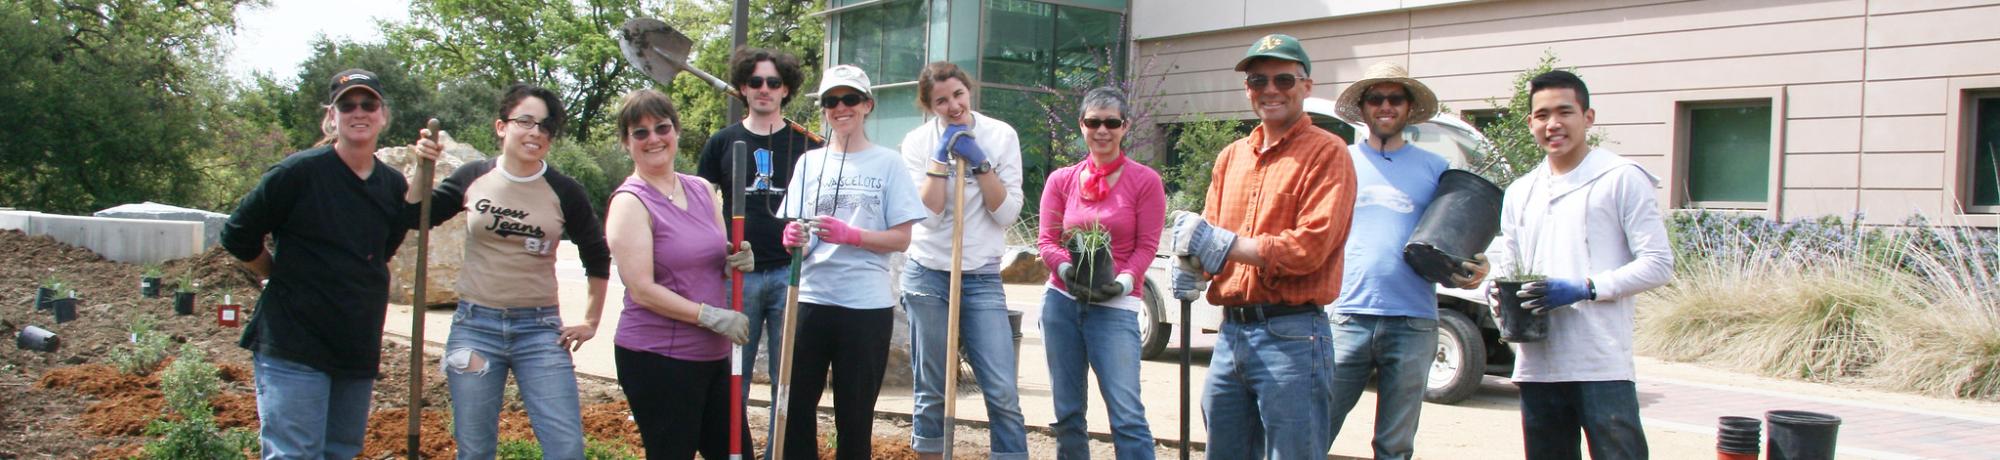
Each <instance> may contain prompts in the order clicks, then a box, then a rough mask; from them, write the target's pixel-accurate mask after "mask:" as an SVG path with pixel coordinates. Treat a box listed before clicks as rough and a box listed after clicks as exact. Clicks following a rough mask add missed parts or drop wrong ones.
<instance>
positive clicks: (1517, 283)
mask: <svg viewBox="0 0 2000 460" xmlns="http://www.w3.org/2000/svg"><path fill="white" fill-rule="evenodd" d="M1510 268H1512V270H1508V275H1507V276H1506V277H1504V278H1501V279H1497V280H1494V281H1493V284H1494V285H1495V286H1496V289H1495V290H1497V291H1499V292H1498V294H1497V295H1496V296H1495V297H1497V298H1496V299H1494V300H1495V301H1497V302H1498V303H1499V304H1498V305H1497V308H1495V310H1498V313H1499V314H1498V318H1495V319H1497V320H1499V322H1500V340H1502V341H1506V342H1509V343H1527V342H1537V341H1541V340H1542V339H1544V338H1547V337H1548V336H1549V319H1548V317H1546V316H1542V315H1537V314H1534V313H1530V312H1528V310H1527V309H1525V308H1521V304H1522V303H1524V302H1527V301H1530V300H1534V298H1533V297H1521V296H1520V295H1519V294H1520V292H1521V286H1522V285H1526V284H1528V283H1532V282H1536V281H1542V280H1545V279H1548V277H1546V276H1542V274H1541V273H1539V272H1536V271H1535V270H1534V268H1532V267H1529V266H1528V264H1527V263H1526V262H1524V261H1523V260H1522V257H1521V256H1520V254H1515V255H1514V257H1513V262H1512V264H1510Z"/></svg>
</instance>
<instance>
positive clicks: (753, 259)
mask: <svg viewBox="0 0 2000 460" xmlns="http://www.w3.org/2000/svg"><path fill="white" fill-rule="evenodd" d="M722 260H723V261H724V262H728V263H729V269H731V270H736V271H739V272H743V273H750V272H754V271H757V255H756V254H753V253H751V252H750V242H749V241H744V242H743V245H742V246H738V247H737V248H736V251H735V252H732V253H730V254H729V255H728V256H727V257H723V258H722Z"/></svg>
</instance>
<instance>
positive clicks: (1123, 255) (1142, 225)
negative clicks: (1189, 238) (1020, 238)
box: [1035, 159, 1167, 297]
mask: <svg viewBox="0 0 2000 460" xmlns="http://www.w3.org/2000/svg"><path fill="white" fill-rule="evenodd" d="M1084 161H1090V160H1088V159H1085V160H1084ZM1088 169H1089V168H1088V167H1087V166H1085V165H1084V163H1082V162H1078V163H1077V164H1073V165H1069V166H1068V167H1064V168H1062V169H1058V170H1056V171H1055V172H1054V173H1051V174H1049V180H1048V183H1047V185H1044V186H1043V188H1042V208H1041V209H1042V219H1041V221H1042V222H1041V233H1040V238H1037V241H1036V244H1035V245H1036V247H1037V249H1040V250H1041V253H1042V263H1044V264H1048V266H1049V284H1051V285H1054V286H1056V287H1057V288H1058V289H1067V286H1064V285H1063V281H1062V276H1061V275H1060V274H1059V273H1058V272H1057V271H1056V268H1057V267H1060V266H1062V264H1063V263H1064V262H1069V261H1070V260H1069V249H1067V248H1066V247H1065V246H1064V245H1063V230H1064V229H1069V228H1075V227H1082V226H1088V225H1090V223H1092V222H1096V223H1098V224H1101V225H1103V226H1104V228H1105V229H1106V230H1109V231H1110V232H1111V258H1112V259H1113V261H1112V267H1114V268H1116V269H1117V271H1118V273H1124V274H1130V275H1132V282H1133V283H1141V282H1142V281H1143V280H1145V279H1146V269H1147V267H1149V266H1151V265H1152V263H1153V254H1154V253H1155V252H1156V251H1158V250H1159V248H1160V232H1161V231H1162V230H1163V229H1164V227H1165V225H1166V219H1167V192H1166V188H1165V186H1164V185H1163V184H1162V183H1161V181H1160V173H1158V172H1155V171H1153V168H1149V167H1146V165H1143V164H1139V162H1136V161H1131V160H1129V159H1128V160H1125V166H1124V168H1123V170H1122V171H1121V172H1119V173H1118V176H1117V180H1116V181H1115V182H1113V183H1112V184H1111V194H1110V196H1106V197H1104V199H1101V200H1098V201H1095V202H1091V201H1084V199H1083V192H1082V188H1083V174H1084V171H1086V170H1088ZM1129 295H1131V296H1134V297H1137V296H1138V295H1139V290H1138V289H1133V290H1132V293H1130V294H1129Z"/></svg>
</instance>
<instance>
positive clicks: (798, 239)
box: [785, 220, 812, 248]
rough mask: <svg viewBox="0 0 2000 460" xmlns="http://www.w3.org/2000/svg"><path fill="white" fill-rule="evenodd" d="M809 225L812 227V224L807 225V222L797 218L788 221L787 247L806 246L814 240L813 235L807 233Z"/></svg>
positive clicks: (786, 227)
mask: <svg viewBox="0 0 2000 460" xmlns="http://www.w3.org/2000/svg"><path fill="white" fill-rule="evenodd" d="M808 227H811V225H807V224H806V223H805V222H800V221H796V220H794V221H791V222H786V223H785V247H788V248H803V247H806V243H810V242H812V237H811V236H809V235H807V234H806V230H807V228H808Z"/></svg>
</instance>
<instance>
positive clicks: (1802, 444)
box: [1764, 410, 1840, 460]
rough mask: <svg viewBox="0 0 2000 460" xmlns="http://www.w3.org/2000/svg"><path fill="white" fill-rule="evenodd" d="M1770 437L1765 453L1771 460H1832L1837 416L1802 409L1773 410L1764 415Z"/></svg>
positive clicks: (1838, 435)
mask: <svg viewBox="0 0 2000 460" xmlns="http://www.w3.org/2000/svg"><path fill="white" fill-rule="evenodd" d="M1764 421H1766V422H1768V425H1769V426H1770V427H1771V428H1770V430H1771V435H1770V436H1768V437H1766V439H1767V440H1768V444H1766V445H1765V446H1764V450H1765V451H1768V452H1770V455H1769V456H1768V457H1766V458H1770V459H1772V460H1807V459H1830V458H1833V450H1834V444H1835V441H1838V440H1839V438H1840V417H1837V416H1834V415H1832V414H1822V413H1818V412H1807V411H1802V410H1774V411H1770V412H1765V413H1764Z"/></svg>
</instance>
